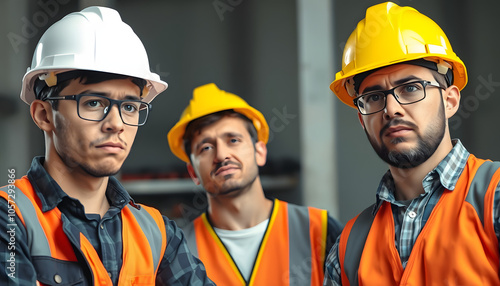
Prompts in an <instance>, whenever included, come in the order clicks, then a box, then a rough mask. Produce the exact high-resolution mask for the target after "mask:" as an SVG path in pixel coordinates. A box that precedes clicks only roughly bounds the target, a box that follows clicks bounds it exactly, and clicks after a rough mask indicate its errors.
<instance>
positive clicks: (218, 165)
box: [212, 160, 241, 174]
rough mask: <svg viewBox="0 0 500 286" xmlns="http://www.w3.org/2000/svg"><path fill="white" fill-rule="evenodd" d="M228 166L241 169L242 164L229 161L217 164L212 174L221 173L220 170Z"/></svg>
mask: <svg viewBox="0 0 500 286" xmlns="http://www.w3.org/2000/svg"><path fill="white" fill-rule="evenodd" d="M228 165H234V166H236V167H238V168H241V164H240V163H238V162H233V161H229V160H227V161H223V162H220V163H217V164H216V165H215V168H214V170H213V171H212V174H216V173H217V172H218V171H219V169H220V168H222V167H225V166H228Z"/></svg>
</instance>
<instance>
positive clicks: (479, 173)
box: [339, 155, 500, 285]
mask: <svg viewBox="0 0 500 286" xmlns="http://www.w3.org/2000/svg"><path fill="white" fill-rule="evenodd" d="M499 168H500V162H491V161H484V160H480V159H477V158H475V157H474V156H473V155H470V156H469V159H468V162H467V165H466V169H465V170H464V172H463V173H462V175H461V177H460V178H459V181H458V182H457V187H456V189H455V191H453V192H451V193H449V194H450V195H451V194H452V193H457V192H461V191H462V190H460V189H459V188H460V187H461V188H467V189H468V190H465V191H466V195H464V197H465V201H466V202H467V203H469V204H470V206H472V207H473V208H474V210H475V211H474V212H475V215H477V219H478V220H479V221H480V223H481V226H482V228H484V232H485V233H486V235H484V234H478V236H479V235H483V236H482V238H481V239H482V241H483V243H485V245H484V249H485V250H484V251H485V252H487V253H488V255H496V256H498V241H496V242H494V241H491V240H492V239H494V240H496V236H495V235H494V230H493V224H492V220H490V221H487V222H485V220H484V217H485V214H486V215H487V216H488V217H490V218H493V215H492V212H491V208H487V209H485V208H484V206H485V204H486V205H489V206H492V205H493V196H494V192H495V189H496V186H497V185H498V182H499V180H500V174H499V173H500V169H499ZM464 174H465V175H464ZM466 177H468V178H466ZM469 178H472V180H471V181H469V183H470V185H468V186H467V184H468V183H467V180H469ZM459 186H460V187H459ZM443 196H444V195H443ZM443 196H442V198H443ZM457 196H458V194H457ZM448 197H449V196H447V198H448ZM442 198H440V200H442ZM384 204H386V203H384ZM436 206H437V205H436ZM384 207H385V206H384ZM388 208H389V209H390V207H388ZM388 208H386V209H385V210H386V211H387V210H388ZM435 208H436V207H435ZM381 209H382V207H381ZM442 209H443V208H442V207H441V211H442ZM372 210H373V206H371V207H369V208H367V209H365V210H364V211H363V212H362V213H360V214H359V215H358V216H357V217H356V218H354V219H353V220H351V221H349V222H348V223H347V224H346V226H345V228H344V233H342V235H341V238H340V242H339V260H340V264H341V268H342V269H341V274H342V283H343V285H359V284H358V270H359V267H360V263H361V255H362V254H363V251H364V247H365V243H366V240H367V237H368V234H369V233H370V228H371V226H372V223H374V219H375V217H374V216H373V215H372ZM444 211H446V210H444ZM381 212H382V211H381V210H379V212H378V213H377V216H378V215H381V214H379V213H381ZM391 213H392V212H391ZM432 213H434V211H433V212H432ZM390 216H391V217H392V214H391V215H390ZM433 223H435V220H434V222H433ZM454 223H455V222H454ZM459 223H460V222H459V221H457V222H456V224H457V225H458V224H459ZM375 231H376V230H375ZM422 232H423V230H422ZM427 233H428V232H426V234H427ZM443 235H446V234H443ZM420 236H425V234H422V233H421V235H419V238H418V239H421V240H422V239H424V238H421V237H420ZM418 239H417V242H418V241H419V240H418ZM417 242H416V243H415V246H414V250H415V249H417V248H418V249H419V250H421V247H417ZM381 247H382V246H381ZM471 247H472V246H471ZM495 248H496V253H495V252H492V253H490V251H491V249H495ZM387 251H389V250H387ZM416 255H417V254H414V253H413V251H412V254H411V255H410V259H411V258H412V257H414V256H416ZM436 258H438V257H436ZM449 259H452V258H449ZM491 260H493V261H494V260H495V259H491ZM496 260H498V259H496ZM410 263H411V262H410V260H409V261H408V265H410ZM497 264H498V262H497ZM407 267H409V266H407ZM492 269H494V270H495V271H498V267H497V266H496V265H495V266H493V267H492ZM485 273H486V272H485ZM388 274H389V273H388ZM483 275H484V276H487V275H486V274H483ZM388 276H391V274H389V275H388ZM420 276H422V275H420ZM497 278H498V277H497ZM497 280H498V279H497ZM401 283H402V284H403V282H401ZM438 284H439V283H438Z"/></svg>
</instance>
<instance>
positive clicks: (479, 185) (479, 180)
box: [465, 161, 500, 226]
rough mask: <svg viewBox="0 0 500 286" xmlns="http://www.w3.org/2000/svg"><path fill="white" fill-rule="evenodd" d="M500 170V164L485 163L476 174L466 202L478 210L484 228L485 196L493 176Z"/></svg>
mask: <svg viewBox="0 0 500 286" xmlns="http://www.w3.org/2000/svg"><path fill="white" fill-rule="evenodd" d="M498 168H500V162H491V161H486V162H484V163H483V164H482V165H481V166H480V167H479V169H478V170H477V172H476V175H475V176H474V179H473V181H472V183H471V185H470V188H469V192H468V193H467V198H465V201H467V202H469V203H470V204H471V205H472V206H473V207H474V209H475V210H476V213H477V215H478V216H479V219H480V220H481V224H482V225H483V226H484V196H485V194H486V191H487V190H488V186H489V184H490V182H491V178H492V177H493V174H495V172H496V171H497V169H498Z"/></svg>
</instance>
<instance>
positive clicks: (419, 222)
mask: <svg viewBox="0 0 500 286" xmlns="http://www.w3.org/2000/svg"><path fill="white" fill-rule="evenodd" d="M453 145H454V146H453V149H452V150H451V152H450V153H449V154H448V155H447V156H446V157H445V158H444V159H443V160H442V161H441V162H440V163H439V165H438V166H437V167H436V168H435V169H434V170H432V171H431V172H430V173H428V174H427V175H426V176H425V178H424V179H423V181H422V185H423V188H424V193H423V194H421V195H420V196H418V197H417V198H415V199H413V200H411V201H405V202H401V201H396V199H395V198H394V191H395V187H394V180H393V177H392V175H391V173H390V171H388V172H387V173H386V174H385V175H384V177H383V178H382V180H381V182H380V185H379V187H378V190H377V202H376V204H375V206H374V210H373V215H375V214H376V213H377V211H378V209H379V208H380V206H381V205H382V203H383V202H384V201H386V202H389V203H391V206H392V213H393V217H394V226H395V234H396V235H395V245H396V248H397V250H398V252H399V256H400V258H401V264H402V266H403V268H404V267H406V263H407V262H408V258H409V256H410V253H411V250H412V248H413V245H414V244H415V241H416V239H417V237H418V235H419V234H420V231H421V230H422V228H423V227H424V225H425V222H426V221H427V219H428V218H429V215H430V213H431V211H432V209H433V208H434V206H435V205H436V203H437V202H438V200H439V198H440V197H441V194H442V193H443V190H444V189H448V190H450V191H453V190H454V189H455V185H456V183H457V181H458V178H459V177H460V174H461V173H462V170H463V169H464V167H465V164H466V163H467V159H468V158H469V152H468V151H467V150H466V149H465V147H464V146H463V145H462V143H461V142H460V140H458V139H455V140H453ZM499 203H500V185H499V186H497V188H496V191H495V199H494V204H493V214H494V217H493V224H494V228H495V233H496V235H497V239H498V241H499V245H500V213H499V212H500V207H499ZM338 243H339V239H337V242H336V243H335V245H334V246H333V247H332V249H331V251H330V254H329V255H328V258H327V265H326V273H325V281H324V285H342V283H341V278H340V275H341V274H340V262H339V257H338Z"/></svg>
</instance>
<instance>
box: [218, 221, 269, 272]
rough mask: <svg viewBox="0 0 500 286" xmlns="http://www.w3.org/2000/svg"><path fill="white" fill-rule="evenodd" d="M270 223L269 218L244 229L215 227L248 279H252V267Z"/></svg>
mask: <svg viewBox="0 0 500 286" xmlns="http://www.w3.org/2000/svg"><path fill="white" fill-rule="evenodd" d="M268 223H269V219H266V220H265V221H263V222H261V223H259V224H258V225H256V226H254V227H251V228H246V229H242V230H227V229H220V228H215V227H214V230H215V233H216V234H217V235H218V236H219V238H220V239H221V240H222V243H224V245H225V246H226V248H227V251H228V252H229V254H231V257H232V258H233V260H234V262H235V263H236V266H238V269H239V270H240V271H241V274H242V275H243V277H244V278H245V280H246V281H248V279H250V274H251V271H252V267H253V264H254V262H255V258H256V257H257V252H258V251H259V246H260V243H261V242H262V238H263V237H264V233H265V231H266V229H267V224H268Z"/></svg>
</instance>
